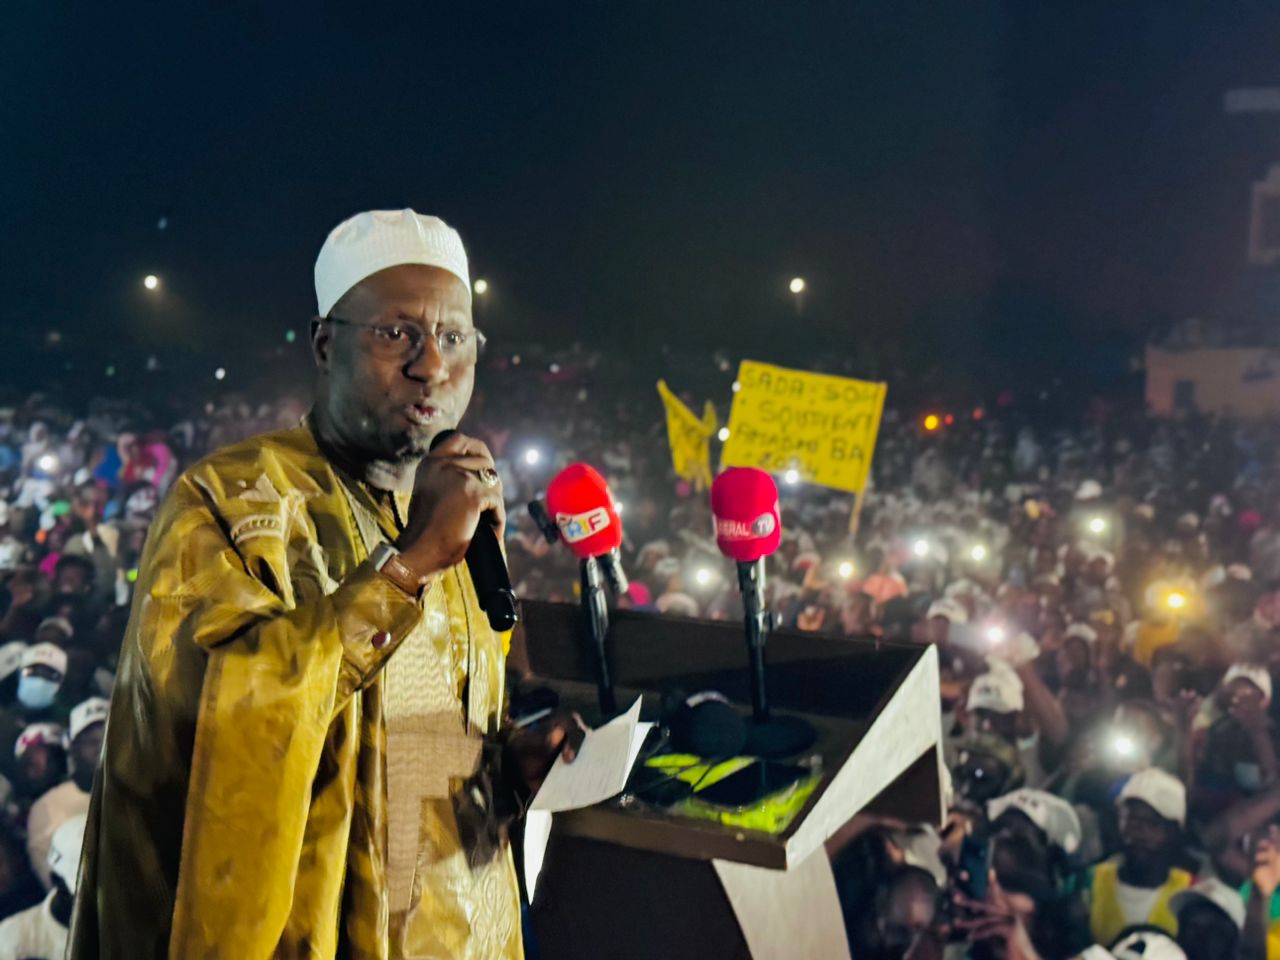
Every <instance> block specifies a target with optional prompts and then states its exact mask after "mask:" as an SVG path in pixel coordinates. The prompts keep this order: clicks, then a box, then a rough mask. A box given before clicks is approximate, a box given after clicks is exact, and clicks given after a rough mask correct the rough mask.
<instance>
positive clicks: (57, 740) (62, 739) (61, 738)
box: [13, 723, 67, 760]
mask: <svg viewBox="0 0 1280 960" xmlns="http://www.w3.org/2000/svg"><path fill="white" fill-rule="evenodd" d="M37 744H44V745H45V746H46V747H64V748H65V747H66V745H67V732H66V731H65V730H63V729H62V727H61V725H59V724H56V723H33V724H31V725H30V726H28V727H27V728H26V729H25V730H23V731H22V733H20V734H18V740H17V742H16V743H15V744H14V745H13V756H14V758H15V759H18V760H21V759H22V755H23V754H24V753H26V752H27V751H28V750H30V749H31V748H32V747H34V746H36V745H37Z"/></svg>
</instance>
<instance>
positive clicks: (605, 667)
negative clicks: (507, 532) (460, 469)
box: [529, 500, 628, 719]
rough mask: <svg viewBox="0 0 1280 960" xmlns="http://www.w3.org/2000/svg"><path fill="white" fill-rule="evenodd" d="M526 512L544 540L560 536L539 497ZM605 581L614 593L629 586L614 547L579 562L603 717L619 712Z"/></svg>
mask: <svg viewBox="0 0 1280 960" xmlns="http://www.w3.org/2000/svg"><path fill="white" fill-rule="evenodd" d="M529 516H531V517H532V518H533V522H534V523H536V524H537V525H538V529H539V530H540V531H541V532H542V536H543V538H544V539H545V540H546V541H547V543H555V542H556V541H557V540H559V539H560V528H559V527H557V526H556V524H555V521H554V520H552V519H551V516H550V514H548V513H547V507H546V504H544V503H543V502H542V501H541V500H534V501H533V502H532V503H530V504H529ZM606 581H607V582H608V584H609V587H610V589H611V590H613V594H614V596H615V597H620V596H622V595H623V594H624V593H626V592H627V590H628V584H627V575H626V574H625V573H623V571H622V561H621V558H620V557H619V554H618V551H617V550H610V551H609V552H608V553H606V554H604V555H603V556H599V557H586V558H584V559H583V560H581V561H580V562H579V567H578V583H579V585H580V586H581V590H580V593H581V598H580V604H581V609H582V631H583V633H584V634H586V639H587V642H588V643H589V644H590V645H591V649H592V650H593V651H594V652H595V656H596V677H597V683H596V690H597V693H598V695H599V699H600V714H601V717H602V719H608V718H609V717H612V716H613V715H614V714H615V713H617V712H618V701H617V698H616V697H615V696H614V693H613V676H612V675H611V674H610V672H609V658H608V656H607V654H606V651H605V638H606V637H607V636H608V635H609V604H608V601H607V599H606V597H605V590H604V585H605V582H606Z"/></svg>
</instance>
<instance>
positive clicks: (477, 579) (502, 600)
mask: <svg viewBox="0 0 1280 960" xmlns="http://www.w3.org/2000/svg"><path fill="white" fill-rule="evenodd" d="M457 432H458V431H457V430H443V431H441V432H440V433H438V434H436V436H435V439H434V440H432V441H431V449H432V450H434V449H435V448H436V447H438V446H440V444H442V443H443V442H444V441H445V440H447V439H449V437H451V436H453V435H454V434H455V433H457ZM495 519H496V518H495V517H493V515H492V514H491V513H485V514H484V515H483V516H482V517H481V518H480V523H479V524H477V525H476V532H475V535H474V536H473V537H472V538H471V543H470V545H469V546H468V547H467V554H466V561H467V570H468V571H470V573H471V583H472V584H473V585H474V586H475V588H476V599H477V600H479V602H480V609H481V610H483V611H484V612H485V616H487V617H488V618H489V626H490V627H492V628H493V629H494V630H497V631H499V632H500V633H501V632H505V631H507V630H510V629H511V628H512V627H514V626H515V625H516V624H517V623H519V621H520V609H519V606H518V605H517V601H516V595H515V591H513V590H512V589H511V574H509V573H508V572H507V560H506V557H504V556H503V555H502V546H501V544H499V543H498V531H497V530H496V529H494V520H495Z"/></svg>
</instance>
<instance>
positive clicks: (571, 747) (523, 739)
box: [507, 710, 587, 793]
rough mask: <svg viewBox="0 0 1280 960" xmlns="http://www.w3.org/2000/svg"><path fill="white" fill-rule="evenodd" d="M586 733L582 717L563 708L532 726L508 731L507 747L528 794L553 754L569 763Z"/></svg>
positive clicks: (535, 787) (552, 760)
mask: <svg viewBox="0 0 1280 960" xmlns="http://www.w3.org/2000/svg"><path fill="white" fill-rule="evenodd" d="M586 733H587V725H586V724H585V723H583V722H582V718H581V717H580V716H578V715H577V714H576V713H569V712H567V711H563V710H561V711H557V712H556V713H553V714H552V715H551V716H549V717H547V718H546V719H545V720H543V721H541V722H539V723H538V724H537V725H536V726H533V727H529V728H518V729H516V730H514V731H512V733H511V735H510V737H509V738H508V739H507V746H508V749H510V751H511V754H512V755H513V756H514V757H515V759H516V763H517V764H518V765H519V768H520V776H522V777H523V778H524V782H525V784H526V785H527V786H528V787H529V792H530V793H537V792H538V788H539V787H541V786H542V781H543V780H545V779H546V776H547V774H548V773H550V772H551V767H552V765H553V764H554V763H555V762H556V757H559V756H562V757H564V761H565V763H573V761H574V759H575V758H576V757H577V756H578V748H579V747H581V746H582V739H583V737H585V736H586Z"/></svg>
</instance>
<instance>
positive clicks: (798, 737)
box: [738, 557, 817, 758]
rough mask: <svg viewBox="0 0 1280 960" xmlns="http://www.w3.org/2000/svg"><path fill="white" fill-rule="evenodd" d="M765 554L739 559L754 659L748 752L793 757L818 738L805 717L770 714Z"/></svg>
mask: <svg viewBox="0 0 1280 960" xmlns="http://www.w3.org/2000/svg"><path fill="white" fill-rule="evenodd" d="M764 588H765V583H764V557H761V558H759V559H758V560H754V561H745V560H739V561H738V589H739V590H741V591H742V610H743V614H744V621H745V627H746V634H747V656H748V657H749V659H750V662H751V723H749V724H747V752H748V753H752V754H755V755H757V756H761V757H766V758H776V757H789V756H794V755H795V754H797V753H800V752H801V751H802V750H807V749H808V748H809V747H811V746H812V745H813V743H814V741H815V740H816V739H817V731H816V730H815V729H814V727H813V725H812V724H811V723H809V722H808V721H807V720H805V719H803V718H801V717H792V716H779V717H774V716H770V714H769V697H768V693H767V690H766V686H765V671H764V646H765V641H766V640H767V639H768V636H769V631H770V629H772V627H773V615H772V614H771V613H770V612H769V610H768V609H767V608H766V607H765V604H764Z"/></svg>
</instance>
